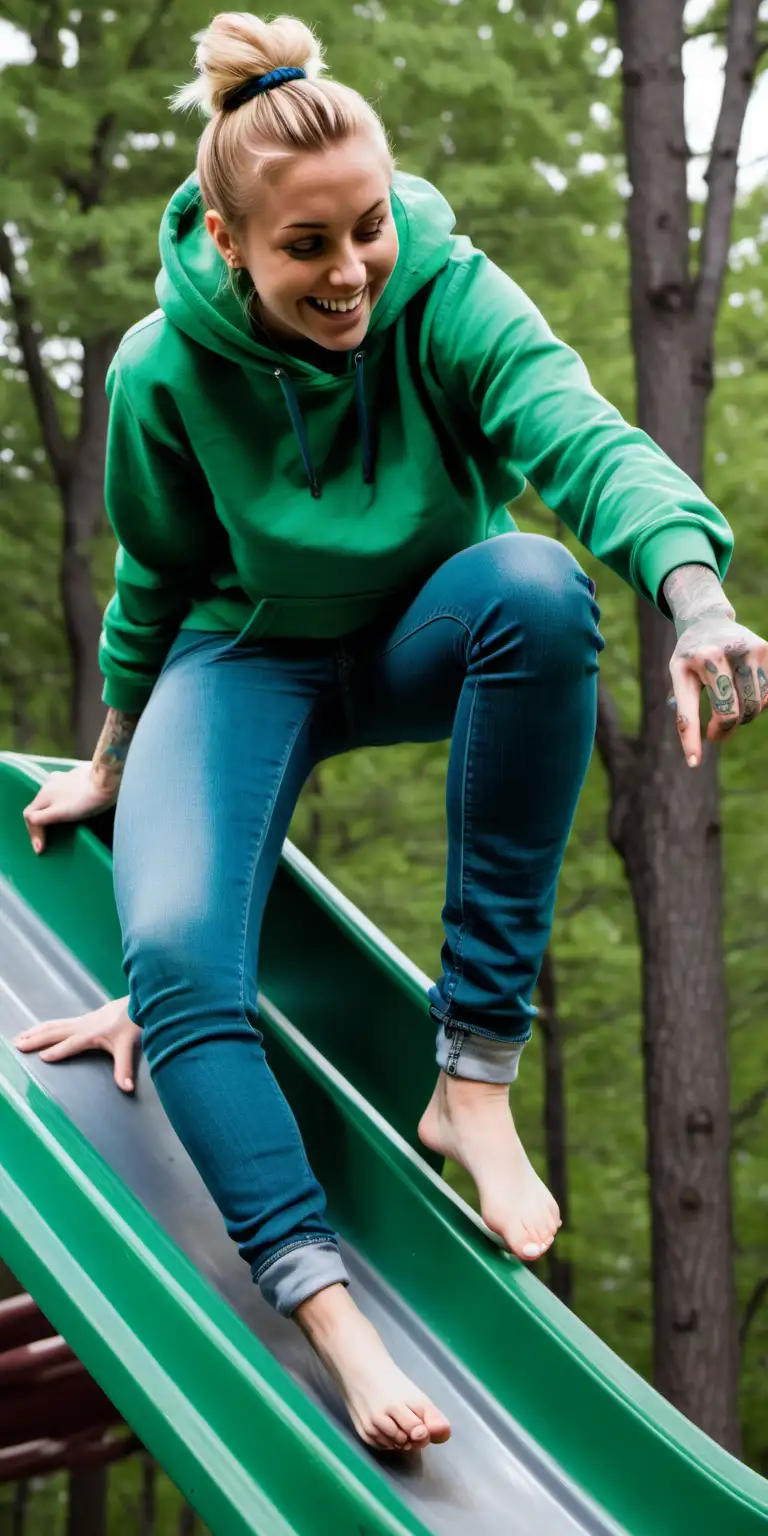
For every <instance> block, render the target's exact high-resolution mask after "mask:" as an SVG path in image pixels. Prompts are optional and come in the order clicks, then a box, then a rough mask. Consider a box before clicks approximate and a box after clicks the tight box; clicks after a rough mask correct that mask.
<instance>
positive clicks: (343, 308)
mask: <svg viewBox="0 0 768 1536" xmlns="http://www.w3.org/2000/svg"><path fill="white" fill-rule="evenodd" d="M364 292H365V289H364V288H361V289H360V292H359V293H356V294H355V295H354V297H353V298H351V299H314V300H313V303H315V304H319V306H320V308H321V309H330V310H332V311H333V313H334V314H340V315H345V314H346V313H347V311H348V310H350V309H357V306H358V304H359V303H360V300H361V298H362V297H363V294H364Z"/></svg>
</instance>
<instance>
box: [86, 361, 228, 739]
mask: <svg viewBox="0 0 768 1536" xmlns="http://www.w3.org/2000/svg"><path fill="white" fill-rule="evenodd" d="M107 393H108V395H109V398H110V415H109V429H108V433H107V459H106V474H105V500H106V507H107V516H108V517H109V521H110V523H111V525H112V528H113V529H114V532H115V534H116V536H117V540H118V550H117V557H116V560H115V594H114V597H113V598H112V599H111V601H110V603H109V604H108V606H107V609H106V612H105V614H104V621H103V626H102V632H101V640H100V643H99V666H100V668H101V671H102V673H103V675H104V690H103V694H102V697H103V700H104V703H105V704H107V705H108V706H109V707H111V708H113V709H120V710H126V711H127V712H129V713H131V714H140V713H141V711H142V710H143V708H144V705H145V704H146V703H147V700H148V699H149V696H150V694H151V692H152V689H153V687H154V684H155V682H156V680H157V677H158V674H159V672H160V669H161V667H162V665H163V662H164V660H165V657H166V655H167V652H168V650H169V649H170V646H171V644H172V642H173V640H174V639H175V637H176V635H177V633H178V630H179V628H180V626H181V622H182V620H183V619H184V617H185V615H186V614H187V612H188V610H189V608H190V606H191V603H192V598H193V595H194V593H195V591H199V590H200V588H201V586H203V585H204V582H205V569H206V547H207V546H208V551H209V552H208V564H210V558H211V553H210V531H211V528H212V526H213V524H212V521H211V518H212V511H211V503H210V492H209V490H208V487H207V485H206V482H205V480H204V478H203V476H202V474H201V472H200V470H199V468H198V467H197V465H196V464H195V463H194V461H193V460H191V459H189V458H188V457H187V456H186V455H185V454H184V452H183V451H182V449H181V448H180V447H179V446H178V445H177V444H176V443H175V442H174V438H173V435H172V434H171V433H170V432H168V431H166V430H165V428H164V427H163V426H162V424H161V423H160V422H158V424H157V427H156V430H155V431H150V430H149V429H148V427H146V426H145V425H144V423H143V422H142V421H141V420H140V419H139V417H138V415H137V414H136V412H135V410H134V408H133V405H132V404H131V401H130V399H129V396H128V392H127V389H126V386H125V383H124V381H123V380H122V378H121V376H120V371H119V369H118V368H117V367H116V366H115V367H113V370H112V372H111V373H110V375H109V378H108V380H107Z"/></svg>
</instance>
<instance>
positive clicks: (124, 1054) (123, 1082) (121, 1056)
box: [105, 1025, 140, 1093]
mask: <svg viewBox="0 0 768 1536" xmlns="http://www.w3.org/2000/svg"><path fill="white" fill-rule="evenodd" d="M139 1039H140V1035H139V1033H138V1031H137V1030H136V1029H135V1028H134V1026H133V1025H131V1028H130V1030H127V1029H124V1030H121V1031H120V1034H119V1035H117V1036H116V1038H115V1040H114V1041H112V1042H111V1043H109V1046H108V1048H109V1049H110V1050H111V1051H112V1055H113V1057H114V1061H115V1082H116V1083H117V1086H118V1088H120V1089H122V1091H123V1093H132V1092H133V1085H134V1082H135V1070H134V1058H135V1053H136V1044H137V1041H138V1040H139ZM105 1043H107V1042H105Z"/></svg>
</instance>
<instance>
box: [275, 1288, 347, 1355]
mask: <svg viewBox="0 0 768 1536" xmlns="http://www.w3.org/2000/svg"><path fill="white" fill-rule="evenodd" d="M350 1310H352V1311H355V1312H356V1311H357V1308H356V1306H355V1303H354V1302H353V1300H352V1297H351V1296H350V1295H349V1293H348V1291H347V1287H346V1286H345V1285H341V1284H340V1283H339V1282H336V1283H335V1284H334V1285H326V1286H324V1287H323V1289H322V1290H321V1291H315V1294H314V1296H308V1297H307V1299H306V1301H302V1302H301V1303H300V1305H299V1306H298V1307H297V1308H296V1310H295V1311H294V1312H292V1313H291V1317H292V1318H293V1321H294V1322H295V1323H297V1324H298V1326H299V1328H300V1329H301V1331H302V1333H304V1334H306V1336H307V1338H308V1339H309V1341H310V1344H321V1343H326V1342H327V1341H328V1340H329V1339H331V1338H332V1337H333V1335H334V1334H335V1332H336V1330H337V1329H338V1328H339V1327H341V1326H343V1324H344V1322H345V1320H346V1321H348V1320H349V1315H350Z"/></svg>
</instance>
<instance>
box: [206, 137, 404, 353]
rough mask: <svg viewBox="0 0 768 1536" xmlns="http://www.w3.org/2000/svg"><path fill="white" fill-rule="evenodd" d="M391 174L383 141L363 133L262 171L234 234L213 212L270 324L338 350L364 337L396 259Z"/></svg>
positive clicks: (228, 257) (212, 223) (214, 233)
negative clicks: (248, 211) (251, 204)
mask: <svg viewBox="0 0 768 1536" xmlns="http://www.w3.org/2000/svg"><path fill="white" fill-rule="evenodd" d="M391 178H392V169H391V166H390V164H389V162H388V160H387V159H386V157H385V155H384V154H383V152H382V149H381V148H380V146H378V145H377V144H376V143H375V142H373V141H372V140H370V139H368V138H366V137H365V136H363V135H362V134H361V135H356V136H354V137H352V138H349V139H345V140H344V142H343V143H341V144H335V145H333V146H332V147H331V148H330V149H326V150H322V151H318V152H317V153H312V154H308V153H304V154H296V155H294V156H292V157H290V158H289V159H287V160H286V161H285V163H284V164H282V165H280V166H279V168H278V169H276V170H273V171H272V173H271V174H270V175H268V176H265V177H264V178H263V179H262V181H261V182H260V185H259V190H258V211H257V212H254V214H253V216H252V217H251V218H250V219H249V220H248V221H247V223H246V225H245V227H244V229H243V230H242V231H240V232H239V233H238V235H237V237H233V236H232V235H230V233H229V231H228V230H227V228H226V226H225V224H224V221H223V219H222V218H221V216H220V215H219V214H218V213H216V212H215V211H214V210H209V212H207V213H206V216H205V221H206V226H207V229H208V233H209V234H210V235H211V237H212V239H213V240H214V241H215V243H216V245H217V247H218V249H219V251H220V252H221V255H222V256H223V257H224V259H225V261H228V262H229V264H230V265H235V266H242V267H246V268H247V269H248V271H249V273H250V275H251V277H252V279H253V284H254V287H255V289H256V292H257V294H258V296H259V299H260V302H261V314H262V318H263V321H264V324H265V325H266V326H267V327H268V328H269V329H270V330H273V331H276V332H279V333H281V334H282V335H286V336H293V337H297V336H298V337H304V338H306V339H307V340H309V341H314V342H315V343H317V344H318V345H319V346H321V347H327V348H328V349H329V350H331V351H339V352H341V351H347V350H349V349H350V348H352V347H356V346H359V345H360V343H361V342H362V340H363V338H364V336H365V333H366V331H367V329H368V324H369V321H370V318H371V311H372V309H373V306H374V304H375V303H376V302H377V300H378V299H379V298H380V297H381V294H382V293H383V292H384V289H385V287H386V285H387V282H388V281H389V278H390V276H391V273H392V270H393V268H394V265H395V262H396V260H397V233H396V230H395V225H394V220H393V218H392V211H391V207H390V198H389V193H390V183H391Z"/></svg>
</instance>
